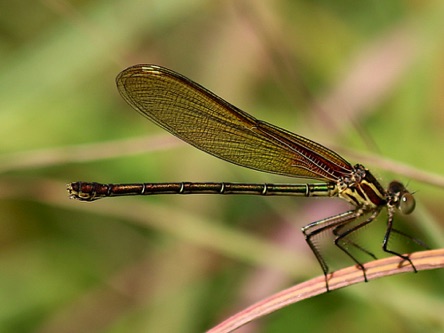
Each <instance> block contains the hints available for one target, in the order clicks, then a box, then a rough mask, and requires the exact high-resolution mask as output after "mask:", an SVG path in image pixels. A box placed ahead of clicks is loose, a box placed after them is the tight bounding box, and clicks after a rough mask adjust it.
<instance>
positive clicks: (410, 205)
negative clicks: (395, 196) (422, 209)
mask: <svg viewBox="0 0 444 333" xmlns="http://www.w3.org/2000/svg"><path fill="white" fill-rule="evenodd" d="M415 206H416V203H415V198H414V197H413V195H412V194H411V193H408V192H407V193H404V194H403V195H402V196H401V198H400V200H399V205H398V209H399V210H400V211H401V213H403V214H410V213H411V212H413V210H414V209H415Z"/></svg>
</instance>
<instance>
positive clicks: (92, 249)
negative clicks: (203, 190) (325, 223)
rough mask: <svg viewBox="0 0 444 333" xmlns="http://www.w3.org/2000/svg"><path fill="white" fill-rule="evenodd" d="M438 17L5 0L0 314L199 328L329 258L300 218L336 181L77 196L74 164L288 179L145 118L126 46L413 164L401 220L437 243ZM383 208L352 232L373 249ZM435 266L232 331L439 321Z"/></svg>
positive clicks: (222, 91) (352, 154) (394, 161)
mask: <svg viewBox="0 0 444 333" xmlns="http://www.w3.org/2000/svg"><path fill="white" fill-rule="evenodd" d="M443 36H444V5H443V2H442V1H387V2H375V1H368V2H354V1H335V2H331V1H321V0H319V1H290V0H286V1H285V0H277V1H267V2H259V1H253V0H251V1H234V0H233V1H198V0H194V1H169V0H158V1H154V0H153V1H131V0H130V1H128V0H107V1H103V0H102V1H90V0H77V1H63V0H41V1H30V0H28V1H9V2H6V1H3V2H2V3H1V4H0V43H1V44H0V58H1V60H2V61H1V62H0V111H1V112H0V133H1V136H2V140H1V143H0V154H1V155H0V195H1V196H0V211H1V217H2V218H1V230H2V232H1V233H0V247H1V252H0V331H1V332H15V333H20V332H45V333H46V332H59V333H60V332H202V331H205V330H206V329H208V328H210V327H211V326H212V325H215V324H217V323H218V322H219V321H220V320H223V319H224V318H226V317H227V316H229V315H231V314H233V313H235V311H237V310H240V309H242V308H243V307H245V306H247V305H250V304H252V303H253V302H255V301H257V300H260V299H261V298H263V297H266V296H268V295H270V294H272V293H274V292H277V291H279V290H281V289H284V288H287V287H289V286H291V285H292V284H295V283H297V282H301V281H304V280H307V279H309V278H312V277H314V276H317V275H319V274H321V270H320V268H319V267H318V264H317V262H316V260H315V258H314V256H313V254H311V252H310V250H309V249H308V246H306V244H305V241H304V239H303V236H302V234H301V232H300V228H301V227H302V226H303V225H305V224H307V223H309V222H311V221H314V220H316V219H320V218H323V217H327V216H330V215H332V214H335V213H338V212H341V211H344V209H347V205H346V204H344V203H343V202H342V201H341V200H337V199H298V198H264V197H245V196H239V197H229V196H188V197H187V196H162V197H145V198H120V199H117V198H114V199H104V200H101V201H98V202H94V203H81V202H77V201H74V200H69V199H68V196H67V193H66V191H65V184H66V183H69V182H72V181H77V180H85V181H99V182H141V181H145V182H163V181H181V180H186V181H251V182H272V181H278V182H279V181H280V182H295V181H296V182H297V181H298V180H294V179H288V178H283V177H276V176H272V175H267V174H262V173H259V172H255V171H251V170H246V169H243V168H240V167H237V166H233V165H229V164H228V163H225V162H223V161H220V160H217V159H215V158H213V157H211V156H208V155H206V154H204V153H202V152H199V151H197V150H195V149H194V148H192V147H189V146H187V145H185V144H182V143H180V142H178V141H177V140H175V139H174V138H173V137H172V136H171V135H169V134H168V133H165V132H164V131H162V130H161V129H160V128H157V127H156V126H155V125H153V124H151V123H149V122H148V121H146V120H145V119H143V118H142V117H141V116H140V115H138V114H137V113H136V112H134V111H133V110H132V109H131V108H130V107H129V106H128V105H126V104H125V103H124V101H123V100H122V99H121V98H120V96H119V95H118V92H117V90H116V88H115V83H114V78H115V76H116V75H117V74H118V73H119V72H120V71H121V70H123V69H124V68H126V67H128V66H130V65H134V64H137V63H154V64H159V65H163V66H166V67H168V68H171V69H173V70H175V71H177V72H180V73H182V74H184V75H186V76H188V77H190V78H192V79H193V80H195V81H197V82H199V83H201V84H202V85H204V86H206V87H207V88H209V89H211V90H212V91H214V92H215V93H217V94H218V95H220V96H222V97H223V98H225V99H226V100H228V101H230V102H231V103H233V104H235V105H236V106H238V107H240V108H242V109H244V110H245V111H247V112H249V113H251V114H253V115H254V116H256V117H258V118H259V119H263V120H267V121H269V122H272V123H274V124H276V125H278V126H281V127H285V128H286V129H289V130H291V131H294V132H296V133H300V134H302V135H305V136H308V137H310V138H311V139H313V140H315V141H318V142H320V143H323V144H325V145H327V146H329V147H332V148H334V149H335V150H337V151H338V152H340V153H341V154H342V155H343V156H344V157H345V158H347V159H348V160H350V161H351V162H352V163H357V162H359V163H363V164H365V165H366V166H367V167H369V168H371V169H372V170H373V173H374V174H375V175H376V176H377V177H378V179H380V180H381V182H382V183H383V184H385V185H386V184H387V183H388V182H389V181H390V180H391V179H393V178H394V177H396V178H397V179H399V180H401V181H403V182H405V183H408V186H409V188H410V189H411V190H412V191H415V198H416V200H417V210H416V211H415V212H414V213H413V214H412V215H411V216H409V217H408V218H403V217H400V216H397V218H396V225H397V226H398V228H399V229H401V230H408V232H410V233H411V234H414V235H416V236H417V237H419V238H421V239H423V240H424V241H426V242H427V243H428V244H429V245H430V247H431V248H439V247H442V246H443V243H444V235H443V227H444V222H443V218H444V206H443V204H442V203H443V200H444V191H443V186H444V182H443V176H444V168H443V166H444V154H443V143H444V130H443V128H444V93H443V86H444V38H443ZM384 218H385V215H384V214H382V215H381V216H380V218H379V220H378V222H377V223H374V226H370V227H369V228H367V229H366V230H365V231H363V232H362V233H361V235H360V236H361V237H362V239H364V240H365V241H366V242H368V243H369V246H370V247H371V248H372V249H374V251H375V253H376V254H377V255H378V256H379V257H381V256H383V254H382V253H381V250H380V249H379V246H380V244H381V241H382V236H383V232H384V224H385V222H384ZM333 250H334V249H332V251H333ZM336 264H337V267H344V266H348V265H350V264H351V263H350V262H349V261H348V260H347V258H345V257H343V256H342V255H341V254H338V255H337V262H336ZM337 267H335V268H337ZM443 281H444V273H443V271H442V270H441V271H439V270H437V271H426V272H420V273H419V274H416V275H414V274H403V275H398V276H394V277H390V278H385V279H380V280H376V281H372V282H370V283H368V284H360V285H357V286H353V287H350V288H347V289H343V290H340V291H335V292H332V293H330V294H327V295H321V296H318V297H316V298H314V299H309V300H306V301H303V302H301V303H298V304H296V305H293V306H290V307H288V308H285V309H282V310H281V311H278V312H276V313H274V314H272V315H269V316H267V317H265V318H263V319H261V320H259V321H258V322H255V323H252V324H249V325H247V326H245V327H244V328H242V329H241V330H239V332H326V331H328V332H343V333H347V332H358V331H359V332H361V333H365V332H379V333H385V332H390V333H393V332H409V333H410V332H421V333H422V332H444V318H443V316H442V314H443V313H444V284H443Z"/></svg>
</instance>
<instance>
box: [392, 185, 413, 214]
mask: <svg viewBox="0 0 444 333" xmlns="http://www.w3.org/2000/svg"><path fill="white" fill-rule="evenodd" d="M387 195H388V202H389V204H392V205H394V206H396V208H397V209H398V210H399V211H400V212H401V213H402V214H410V213H411V212H413V211H414V210H415V206H416V202H415V198H414V197H413V195H412V194H411V193H410V192H409V191H408V190H407V189H406V188H405V186H404V185H403V184H402V183H400V182H398V181H392V182H391V183H390V184H389V187H388V190H387Z"/></svg>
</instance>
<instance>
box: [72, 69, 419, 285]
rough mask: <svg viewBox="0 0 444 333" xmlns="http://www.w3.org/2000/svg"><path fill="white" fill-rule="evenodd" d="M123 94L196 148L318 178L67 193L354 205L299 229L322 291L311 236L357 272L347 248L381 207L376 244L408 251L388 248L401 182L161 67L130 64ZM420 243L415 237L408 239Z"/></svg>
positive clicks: (408, 199) (409, 199)
mask: <svg viewBox="0 0 444 333" xmlns="http://www.w3.org/2000/svg"><path fill="white" fill-rule="evenodd" d="M116 82H117V87H118V90H119V92H120V94H121V95H122V97H123V98H124V99H125V100H126V101H127V102H128V104H130V105H131V106H132V107H133V108H134V109H136V110H137V111H138V112H139V113H141V114H142V115H143V116H145V117H147V118H148V119H150V120H151V121H153V122H154V123H156V124H157V125H159V126H160V127H162V128H164V129H165V130H167V131H168V132H170V133H172V134H173V135H175V136H177V137H178V138H180V139H182V140H183V141H185V142H187V143H189V144H191V145H193V146H195V147H196V148H198V149H200V150H203V151H205V152H207V153H208V154H211V155H214V156H216V157H218V158H220V159H223V160H226V161H228V162H231V163H234V164H238V165H240V166H244V167H247V168H251V169H256V170H259V171H264V172H269V173H274V174H279V175H284V176H290V177H297V178H310V179H314V180H318V181H322V183H310V184H249V183H248V184H245V183H228V182H217V183H192V182H179V183H140V184H100V183H95V182H74V183H71V184H68V192H69V194H70V197H71V198H75V199H79V200H83V201H93V200H97V199H99V198H104V197H112V196H127V195H151V194H174V193H178V194H257V195H264V196H267V195H288V196H304V197H339V198H342V199H345V200H346V201H347V202H349V203H350V204H351V205H353V206H354V208H353V209H351V210H349V211H346V212H344V213H341V214H339V215H335V216H332V217H329V218H325V219H322V220H320V221H316V222H312V223H310V224H308V225H306V226H305V227H303V228H302V232H303V233H304V235H305V239H306V241H307V243H308V245H309V246H310V248H311V250H312V251H313V253H314V255H315V256H316V259H317V260H318V262H319V264H320V265H321V267H322V270H323V272H324V275H325V278H326V287H327V289H328V274H329V273H330V270H329V266H328V265H327V262H326V260H325V259H324V258H323V256H322V255H321V252H320V250H319V249H318V247H317V246H316V244H315V242H314V237H315V236H316V235H319V234H320V233H322V232H325V231H330V232H332V233H333V236H334V243H335V245H336V246H337V247H339V248H340V249H341V250H342V251H343V252H344V253H346V254H347V255H348V256H349V257H350V258H351V259H352V260H353V261H354V262H355V263H356V265H357V266H358V267H359V268H360V269H361V270H362V272H363V275H364V279H365V280H366V281H367V277H366V275H365V268H364V266H363V264H362V263H361V262H360V261H359V260H358V259H357V258H356V257H355V255H354V254H352V253H351V251H350V250H349V248H350V247H354V248H355V249H358V250H362V251H364V252H365V253H366V254H368V255H370V256H371V257H373V258H375V256H374V255H373V254H372V253H371V252H369V251H367V250H365V249H364V248H362V247H361V246H360V245H358V244H357V243H355V242H354V241H353V240H352V239H351V237H350V236H351V235H352V234H353V233H355V232H356V231H358V230H359V229H361V228H362V227H364V226H365V225H367V224H369V223H371V222H372V221H374V220H375V218H376V217H377V216H378V214H379V213H380V212H381V210H382V209H383V208H384V207H386V208H387V212H388V213H387V228H386V231H385V235H384V237H383V241H382V249H383V250H384V251H385V252H388V253H391V254H394V255H397V256H399V257H400V258H401V259H402V260H403V261H404V260H405V261H407V262H409V263H410V265H411V266H412V268H413V271H415V272H416V268H415V266H414V265H413V263H412V261H411V260H410V258H409V257H408V255H404V254H401V253H398V252H396V251H393V250H391V249H389V248H388V243H389V239H390V235H391V234H392V233H398V234H400V235H402V236H405V237H408V238H410V239H413V238H411V237H409V236H407V235H406V234H404V233H403V232H401V231H398V230H396V229H395V228H394V227H393V218H394V213H395V211H400V212H401V213H403V214H410V213H411V212H412V211H413V210H414V208H415V200H414V198H413V195H412V194H411V193H409V192H408V191H407V189H406V188H405V187H404V185H403V184H401V183H400V182H398V181H392V182H391V183H390V184H389V186H388V188H387V189H386V190H385V189H384V188H383V187H382V186H381V185H380V184H379V182H378V181H377V180H376V179H375V177H374V176H373V175H372V174H371V173H370V171H369V170H368V169H367V168H365V167H364V166H362V165H360V164H356V165H354V166H353V165H352V164H350V163H349V162H347V161H346V160H345V159H344V158H342V157H341V156H339V155H338V154H337V153H335V152H334V151H332V150H330V149H328V148H326V147H324V146H322V145H320V144H319V143H316V142H314V141H311V140H309V139H307V138H305V137H302V136H300V135H297V134H294V133H291V132H289V131H286V130H284V129H282V128H279V127H277V126H274V125H272V124H269V123H267V122H265V121H261V120H258V119H256V118H254V117H252V116H251V115H249V114H248V113H246V112H244V111H242V110H240V109H238V108H237V107H235V106H233V105H231V104H230V103H228V102H226V101H225V100H223V99H222V98H220V97H218V96H216V95H215V94H213V93H212V92H211V91H209V90H207V89H205V88H204V87H202V86H201V85H199V84H197V83H195V82H193V81H192V80H190V79H188V78H186V77H184V76H182V75H180V74H178V73H176V72H174V71H172V70H169V69H167V68H164V67H160V66H156V65H135V66H132V67H129V68H127V69H125V70H124V71H122V72H121V73H120V74H119V75H118V76H117V79H116ZM413 240H414V241H415V242H416V243H418V244H419V245H421V246H425V245H424V244H423V243H422V242H421V241H419V240H416V239H413Z"/></svg>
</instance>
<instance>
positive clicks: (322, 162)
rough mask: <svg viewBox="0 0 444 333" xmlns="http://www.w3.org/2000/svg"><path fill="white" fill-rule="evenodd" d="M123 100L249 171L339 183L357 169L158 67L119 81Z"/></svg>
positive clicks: (137, 69) (139, 69) (133, 71)
mask: <svg viewBox="0 0 444 333" xmlns="http://www.w3.org/2000/svg"><path fill="white" fill-rule="evenodd" d="M116 82H117V87H118V89H119V92H120V94H121V95H122V97H123V98H124V99H125V100H126V101H127V102H128V103H129V104H130V105H131V106H132V107H133V108H134V109H136V110H137V111H138V112H140V113H141V114H142V115H144V116H145V117H147V118H148V119H150V120H151V121H153V122H154V123H156V124H157V125H159V126H160V127H162V128H164V129H165V130H167V131H168V132H170V133H171V134H173V135H175V136H177V137H178V138H180V139H182V140H183V141H185V142H187V143H189V144H191V145H193V146H195V147H196V148H198V149H200V150H203V151H205V152H207V153H208V154H211V155H214V156H216V157H218V158H221V159H223V160H226V161H229V162H231V163H235V164H238V165H241V166H244V167H247V168H251V169H255V170H260V171H265V172H270V173H275V174H280V175H286V176H292V177H301V178H313V179H319V180H336V179H337V178H338V177H339V176H341V175H343V174H347V173H350V172H351V171H352V167H351V165H350V164H349V163H348V162H347V161H346V160H344V159H343V158H342V157H340V156H339V155H338V154H336V153H335V152H333V151H331V150H330V149H328V148H326V147H324V146H322V145H320V144H318V143H316V142H314V141H311V140H309V139H307V138H304V137H302V136H299V135H296V134H293V133H291V132H288V131H286V130H284V129H281V128H278V127H276V126H273V125H271V124H268V123H266V122H263V121H260V120H257V119H255V118H254V117H252V116H251V115H249V114H248V113H246V112H244V111H242V110H240V109H238V108H237V107H235V106H233V105H231V104H230V103H228V102H226V101H225V100H223V99H222V98H220V97H218V96H216V95H215V94H213V93H212V92H210V91H209V90H207V89H205V88H204V87H202V86H201V85H199V84H197V83H195V82H193V81H191V80H190V79H188V78H186V77H184V76H182V75H180V74H178V73H176V72H173V71H171V70H169V69H166V68H163V67H160V66H156V65H135V66H132V67H129V68H127V69H125V70H124V71H122V72H121V73H120V74H119V75H118V76H117V78H116Z"/></svg>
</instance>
